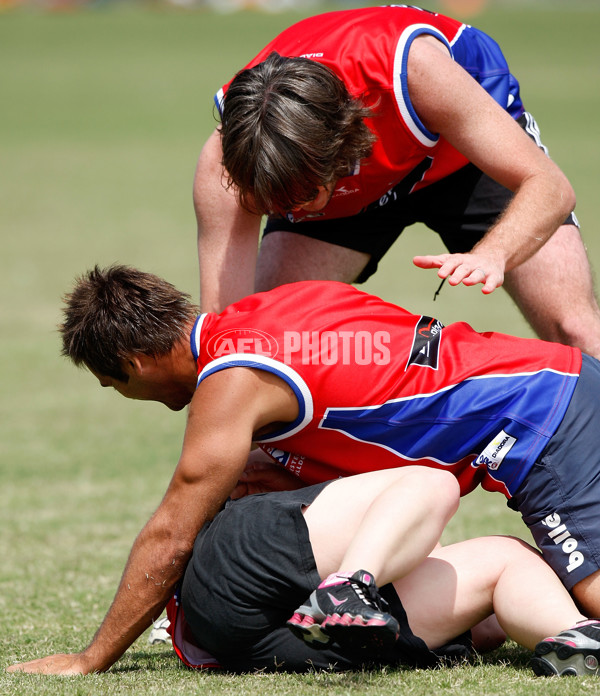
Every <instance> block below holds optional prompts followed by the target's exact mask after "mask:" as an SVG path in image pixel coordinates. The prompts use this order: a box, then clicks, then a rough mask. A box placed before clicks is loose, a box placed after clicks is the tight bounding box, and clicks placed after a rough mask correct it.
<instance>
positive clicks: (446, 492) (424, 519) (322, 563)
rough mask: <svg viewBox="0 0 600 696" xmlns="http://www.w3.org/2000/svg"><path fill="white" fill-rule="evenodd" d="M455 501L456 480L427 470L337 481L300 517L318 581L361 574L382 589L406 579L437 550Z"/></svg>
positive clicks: (404, 469)
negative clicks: (340, 574) (339, 573)
mask: <svg viewBox="0 0 600 696" xmlns="http://www.w3.org/2000/svg"><path fill="white" fill-rule="evenodd" d="M458 501H459V490H458V484H457V482H456V479H455V478H454V477H453V476H452V475H451V474H449V473H448V472H446V471H439V470H436V469H426V468H425V467H415V466H409V467H402V468H399V469H384V470H382V471H374V472H371V473H368V474H360V475H357V476H350V477H348V478H345V479H340V480H338V481H335V482H334V483H332V484H330V485H329V486H327V488H325V490H324V491H323V492H322V493H321V494H320V495H319V496H318V497H317V499H316V500H315V501H314V502H313V504H312V505H310V507H308V508H307V509H306V510H305V513H304V517H305V520H306V523H307V525H308V529H309V534H310V540H311V544H312V547H313V553H314V555H315V559H316V561H317V569H318V571H319V574H320V575H321V578H325V577H327V576H328V575H329V574H331V573H335V572H337V571H342V572H343V571H347V572H354V571H356V570H359V569H365V570H368V571H369V572H370V573H371V574H372V575H373V576H374V578H375V581H376V582H377V584H378V585H383V584H385V583H387V582H390V581H392V580H393V579H395V578H398V577H401V576H402V575H405V574H406V573H408V572H410V571H411V570H412V569H413V568H414V567H415V566H417V565H418V564H419V563H420V562H421V561H422V560H423V559H424V558H426V557H427V555H428V554H429V552H430V551H431V550H432V549H433V548H434V547H435V545H436V544H437V542H438V541H439V538H440V536H441V534H442V531H443V530H444V527H445V526H446V524H447V523H448V521H449V520H450V518H451V517H452V515H453V514H454V512H455V511H456V509H457V507H458Z"/></svg>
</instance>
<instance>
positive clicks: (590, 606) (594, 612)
mask: <svg viewBox="0 0 600 696" xmlns="http://www.w3.org/2000/svg"><path fill="white" fill-rule="evenodd" d="M573 597H575V601H576V602H577V603H578V604H579V606H580V607H581V609H582V611H584V612H585V613H586V614H587V615H588V616H590V617H592V618H595V619H597V618H600V570H597V571H596V572H595V573H593V574H592V575H590V576H589V577H587V578H585V580H581V582H578V583H577V584H576V585H575V587H574V588H573Z"/></svg>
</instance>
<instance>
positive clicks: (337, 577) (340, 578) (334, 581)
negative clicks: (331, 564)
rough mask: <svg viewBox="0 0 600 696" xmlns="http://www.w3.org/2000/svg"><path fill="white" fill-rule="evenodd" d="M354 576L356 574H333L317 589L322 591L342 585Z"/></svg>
mask: <svg viewBox="0 0 600 696" xmlns="http://www.w3.org/2000/svg"><path fill="white" fill-rule="evenodd" d="M353 575H354V573H331V575H328V576H327V577H326V578H325V580H323V582H322V583H321V584H320V585H319V587H318V588H317V589H321V588H322V587H331V586H332V585H341V584H342V583H343V582H346V581H347V580H348V578H351V577H352V576H353Z"/></svg>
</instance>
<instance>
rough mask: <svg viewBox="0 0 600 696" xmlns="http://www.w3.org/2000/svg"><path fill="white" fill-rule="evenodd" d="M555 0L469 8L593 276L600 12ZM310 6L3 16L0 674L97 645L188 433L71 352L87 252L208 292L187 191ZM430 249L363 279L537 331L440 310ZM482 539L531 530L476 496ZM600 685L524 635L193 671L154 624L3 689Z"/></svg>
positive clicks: (447, 315) (470, 526)
mask: <svg viewBox="0 0 600 696" xmlns="http://www.w3.org/2000/svg"><path fill="white" fill-rule="evenodd" d="M372 4H375V3H372ZM547 6H548V8H549V9H544V10H543V11H542V10H540V9H539V6H533V5H526V6H523V7H520V6H517V5H514V4H509V5H506V6H504V5H502V6H500V5H498V6H497V7H496V6H492V7H491V8H490V9H488V10H487V11H486V12H484V13H483V14H482V15H480V16H479V17H477V18H475V19H473V20H471V21H473V22H476V23H477V24H479V25H480V26H482V27H483V28H485V29H487V30H488V31H490V32H491V33H492V34H494V35H495V36H496V37H497V38H498V39H499V40H500V42H501V43H502V45H503V46H504V47H505V50H506V53H507V55H508V57H509V60H510V62H511V64H512V65H513V66H514V70H515V72H516V73H517V74H518V75H519V77H520V79H521V82H522V84H523V92H524V96H525V100H526V105H527V107H528V108H529V109H530V110H531V111H532V112H533V113H534V115H535V116H536V118H537V120H538V122H539V124H540V126H541V128H542V134H543V136H544V139H545V141H546V143H547V144H548V145H549V146H550V149H551V153H552V154H553V156H554V157H555V158H556V159H557V161H559V162H560V163H561V165H562V166H563V168H564V169H565V171H566V172H567V173H568V174H569V176H570V177H571V179H572V181H573V183H574V184H575V188H576V190H577V192H578V196H579V205H578V213H579V217H580V219H581V221H582V223H583V227H584V234H585V236H586V240H587V243H588V246H589V250H590V256H591V258H592V261H593V262H594V263H595V265H596V267H597V266H598V262H599V261H600V258H599V257H600V244H599V242H598V241H597V238H596V237H595V235H594V231H595V226H596V224H597V223H596V221H597V219H598V218H599V216H600V203H599V201H598V195H597V191H596V188H597V184H598V181H599V179H600V177H599V176H598V174H599V172H598V168H599V165H598V162H599V161H600V156H599V155H600V152H599V147H600V145H599V143H600V139H599V137H598V135H599V132H598V131H599V128H600V126H599V122H598V119H597V113H598V111H599V110H600V92H599V91H598V90H597V88H596V85H597V84H599V79H598V78H599V77H600V74H599V73H600V53H599V48H598V44H597V41H596V37H597V36H598V32H599V31H600V10H599V9H598V7H597V6H595V5H593V4H588V3H578V2H573V3H569V4H568V5H567V4H560V3H559V4H557V3H552V2H550V3H547ZM300 16H301V15H299V14H293V13H288V14H282V15H266V14H260V13H256V12H247V13H241V14H236V15H228V16H223V15H214V14H211V13H209V12H206V11H197V12H192V13H188V12H178V11H164V10H162V9H160V7H159V6H158V5H157V6H155V8H154V9H150V10H148V9H144V8H141V7H139V6H137V5H135V4H126V3H123V4H119V3H113V4H112V5H108V4H106V7H105V9H102V7H100V9H97V10H93V11H81V12H78V13H54V14H42V13H39V12H35V11H27V10H19V11H12V12H5V13H4V14H0V63H1V65H2V70H1V71H0V95H2V96H1V103H2V107H1V111H0V114H1V116H0V153H1V162H2V166H1V167H0V240H1V253H0V296H1V298H2V302H1V303H0V324H1V327H2V330H1V337H2V339H1V342H0V366H1V368H0V369H1V370H2V397H1V399H0V529H1V530H2V533H1V534H0V558H1V559H2V563H1V565H0V668H3V667H5V666H7V665H9V664H11V663H13V662H15V661H18V660H26V659H32V658H34V657H37V656H42V655H45V654H48V653H51V652H62V651H73V650H80V649H82V648H83V647H84V646H85V645H86V644H87V642H88V641H89V639H90V638H91V636H92V635H93V633H94V631H95V629H96V627H97V625H98V623H99V621H100V620H101V619H102V617H103V615H104V612H105V610H106V608H107V606H108V604H109V603H110V601H111V599H112V596H113V593H114V589H115V587H116V584H117V582H118V579H119V576H120V573H121V569H122V567H123V564H124V562H125V560H126V558H127V554H128V550H129V548H130V546H131V543H132V541H133V539H134V537H135V534H136V533H137V531H138V530H139V529H140V527H141V526H142V525H143V523H144V521H145V520H146V519H147V518H148V516H149V515H150V513H151V512H152V510H153V509H154V508H155V507H156V505H157V504H158V503H159V501H160V498H161V495H162V492H163V491H164V489H165V486H166V484H167V481H168V479H169V477H170V473H171V471H172V469H173V465H174V463H175V461H176V460H177V457H178V454H179V448H180V442H181V437H182V432H183V427H184V420H185V415H184V414H172V413H170V412H167V411H166V409H164V408H163V407H161V406H159V405H156V404H142V403H140V404H131V403H128V402H126V401H125V400H123V399H119V398H117V397H116V396H115V395H114V393H112V391H111V392H109V391H108V390H100V389H98V387H97V385H96V384H95V383H94V380H93V379H92V378H91V377H90V376H89V375H87V374H85V373H84V372H80V371H77V370H75V369H73V368H72V367H71V366H70V365H68V364H67V363H66V362H65V361H64V360H63V359H61V358H60V357H59V342H58V338H57V335H56V331H55V326H56V324H57V323H58V322H59V320H60V297H61V294H62V293H63V292H64V291H65V290H67V288H68V287H69V285H70V283H71V279H72V278H73V277H74V276H75V275H76V274H78V273H81V272H82V271H84V270H85V269H87V268H88V267H90V266H92V265H93V264H95V263H100V264H108V263H111V262H113V261H119V262H124V263H131V264H135V265H137V266H140V267H142V268H144V269H147V270H151V271H153V272H157V273H160V274H162V275H164V276H166V277H167V278H168V279H170V280H172V281H173V282H175V283H177V284H178V285H179V286H180V287H182V288H183V289H185V290H187V291H189V292H190V293H191V294H192V295H193V296H194V297H196V295H197V285H198V281H197V269H196V261H195V250H194V243H195V232H194V220H193V212H192V206H191V182H192V176H193V171H194V166H195V161H196V157H197V155H198V152H199V150H200V147H201V145H202V143H203V141H204V139H205V138H206V136H207V135H208V134H209V132H210V131H211V129H212V128H213V126H214V117H213V113H212V106H211V104H212V94H213V93H214V91H216V89H217V88H218V87H219V86H220V85H221V84H222V83H223V82H225V81H226V80H227V79H228V78H229V77H230V75H231V74H232V73H233V72H234V71H235V70H236V69H237V68H239V67H241V66H242V65H243V63H244V62H245V61H246V60H248V59H249V58H250V57H251V56H252V55H253V54H254V53H255V51H256V50H257V49H259V48H260V47H261V46H262V45H263V44H264V43H265V42H266V41H267V40H268V39H269V38H270V37H271V36H272V35H273V34H275V33H276V32H277V31H278V30H280V29H281V28H283V27H285V26H286V25H288V24H289V23H290V22H292V21H294V20H295V19H297V18H299V17H300ZM436 245H437V241H436V239H435V238H434V236H433V235H432V234H430V233H429V232H428V231H427V230H425V229H421V228H417V229H414V230H410V231H409V232H407V233H406V235H405V237H404V238H403V239H402V240H400V242H398V244H397V245H396V247H395V248H394V249H393V250H392V252H391V253H390V255H389V257H388V258H387V259H386V260H385V261H384V263H383V264H382V267H381V270H380V272H379V273H378V274H377V276H375V278H374V279H373V280H372V281H370V282H369V284H368V289H370V290H372V291H373V292H376V293H379V294H381V295H383V296H385V297H386V298H388V299H392V300H396V301H398V302H400V303H403V304H405V305H407V306H408V307H411V308H415V309H418V310H419V311H422V312H427V313H434V314H436V315H438V316H439V317H440V318H441V319H442V320H443V321H445V322H449V321H453V320H456V319H465V320H467V321H470V322H471V323H472V324H474V325H475V326H476V327H477V328H479V329H488V328H494V329H499V330H504V331H510V332H513V333H518V334H520V335H530V333H529V329H528V327H527V326H526V325H525V324H524V322H523V321H522V320H521V318H520V317H519V315H518V313H517V312H516V311H515V309H514V308H513V307H512V306H511V304H510V302H509V301H508V300H507V299H506V298H505V297H504V296H503V294H502V293H501V292H498V293H495V294H494V296H492V297H490V298H484V297H482V296H481V295H480V293H478V292H477V291H475V290H464V291H463V290H460V289H448V288H445V289H444V290H443V291H442V294H441V296H440V298H439V299H438V300H437V301H436V303H435V304H433V303H432V297H433V292H434V290H435V288H436V286H437V282H436V278H435V277H434V276H432V275H430V274H428V273H426V272H423V271H418V270H416V269H414V270H413V269H412V268H411V264H410V258H411V256H412V255H413V254H415V253H417V252H422V251H425V250H428V249H434V248H437V246H436ZM559 291H560V289H559V288H557V292H559ZM487 533H512V534H518V535H521V536H523V537H524V538H527V532H526V530H525V528H524V527H523V526H522V524H521V522H520V520H519V517H518V515H515V514H513V513H510V512H509V511H507V510H506V508H505V504H504V502H503V500H502V498H501V497H500V496H492V495H487V494H480V493H475V494H473V495H472V496H469V497H468V499H466V500H465V501H464V504H463V505H462V506H461V510H460V511H459V514H458V515H457V517H456V518H455V520H454V521H453V522H452V524H451V526H450V528H449V530H448V532H447V535H446V539H447V540H454V539H460V538H464V537H466V536H475V535H479V534H487ZM597 691H598V686H597V682H596V681H594V680H573V681H568V680H562V681H548V680H538V679H534V678H533V677H532V676H531V674H530V672H529V671H528V669H527V653H526V652H525V651H522V650H520V649H518V648H517V647H515V646H514V645H509V646H508V647H505V648H503V649H501V650H500V651H498V652H497V653H494V654H493V655H491V656H488V657H486V658H485V659H484V660H482V661H481V662H480V663H478V664H476V665H475V666H472V667H460V668H456V669H451V670H440V671H435V672H423V671H415V672H413V671H405V670H399V671H387V670H384V671H381V672H368V673H362V672H359V673H351V674H344V675H305V676H298V675H296V676H294V675H287V676H286V675H275V676H274V675H260V674H259V675H250V676H243V677H235V676H227V675H221V674H218V675H215V674H210V673H206V674H196V673H192V672H189V671H187V670H184V669H181V668H180V667H179V666H178V664H177V662H176V660H175V658H174V657H173V655H172V654H171V652H170V651H169V650H168V649H167V648H164V647H163V648H160V647H159V648H151V647H150V646H148V645H147V642H146V638H145V637H144V636H143V637H142V638H140V639H139V641H137V642H136V644H135V645H134V646H133V647H132V648H131V649H130V650H129V651H128V652H127V654H126V655H125V657H124V658H123V659H122V660H121V661H120V662H119V663H118V664H117V665H116V666H115V667H114V668H113V669H112V670H111V671H110V673H108V674H106V675H95V676H89V677H85V678H69V679H63V678H38V677H32V676H27V675H20V676H19V675H16V676H14V675H6V674H4V672H3V671H1V669H0V693H6V694H19V695H21V694H25V695H27V694H36V695H37V694H112V693H115V694H116V693H119V694H137V693H147V694H170V693H173V694H176V693H186V694H187V693H213V694H229V693H236V694H239V693H247V694H254V693H269V694H271V693H272V694H277V695H278V696H283V695H284V694H288V693H294V694H296V693H298V692H300V693H321V692H323V693H325V692H327V693H328V694H350V693H353V694H354V693H356V694H388V693H389V694H392V693H393V694H397V693H407V694H430V693H458V694H467V693H468V694H472V693H487V694H497V693H498V694H500V693H502V694H506V693H510V694H537V693H539V694H541V693H544V694H558V693H560V694H574V693H578V694H580V693H596V692H597Z"/></svg>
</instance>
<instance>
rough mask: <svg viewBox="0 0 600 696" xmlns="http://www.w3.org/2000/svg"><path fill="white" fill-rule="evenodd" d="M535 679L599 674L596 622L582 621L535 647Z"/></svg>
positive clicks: (599, 630)
mask: <svg viewBox="0 0 600 696" xmlns="http://www.w3.org/2000/svg"><path fill="white" fill-rule="evenodd" d="M531 668H532V669H533V671H534V672H535V673H536V674H537V675H538V677H551V676H557V675H558V676H561V677H567V676H579V677H581V676H585V675H589V676H594V675H600V621H582V622H581V623H578V624H575V626H573V628H570V629H569V630H568V631H562V633H559V634H558V635H557V636H553V637H551V638H546V639H545V640H543V641H542V642H541V643H538V644H537V645H536V646H535V656H534V657H532V658H531Z"/></svg>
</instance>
